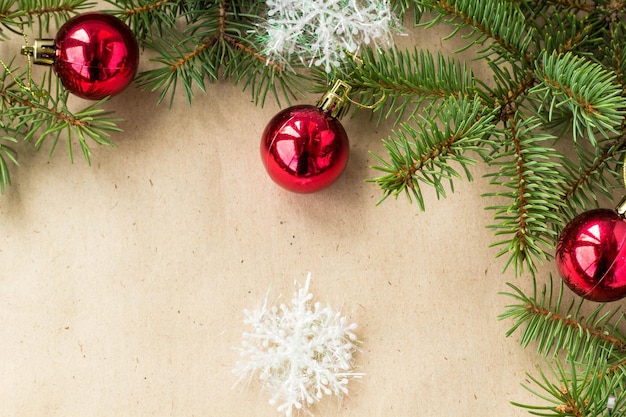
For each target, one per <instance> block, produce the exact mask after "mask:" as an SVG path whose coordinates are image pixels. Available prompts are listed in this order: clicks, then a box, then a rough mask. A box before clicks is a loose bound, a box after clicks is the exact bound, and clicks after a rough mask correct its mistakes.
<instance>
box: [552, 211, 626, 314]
mask: <svg viewBox="0 0 626 417" xmlns="http://www.w3.org/2000/svg"><path fill="white" fill-rule="evenodd" d="M556 263H557V267H558V270H559V274H560V275H561V277H562V278H563V281H564V282H565V284H566V285H567V286H568V287H569V288H570V289H571V290H572V291H574V292H575V293H576V294H578V295H579V296H581V297H583V298H585V299H587V300H590V301H597V302H609V301H615V300H619V299H620V298H623V297H624V296H626V221H624V218H623V216H621V215H620V214H618V213H617V212H615V211H613V210H608V209H596V210H590V211H587V212H585V213H582V214H580V215H578V216H577V217H575V218H574V219H573V220H572V221H571V222H569V223H568V224H567V226H566V227H565V229H563V232H562V233H561V236H560V237H559V241H558V244H557V249H556Z"/></svg>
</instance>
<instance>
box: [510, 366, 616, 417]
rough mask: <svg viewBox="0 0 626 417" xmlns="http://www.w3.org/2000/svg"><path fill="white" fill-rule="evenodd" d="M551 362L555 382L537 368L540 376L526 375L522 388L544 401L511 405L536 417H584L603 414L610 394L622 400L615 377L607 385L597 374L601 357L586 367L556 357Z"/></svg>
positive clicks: (599, 370) (599, 369) (600, 368)
mask: <svg viewBox="0 0 626 417" xmlns="http://www.w3.org/2000/svg"><path fill="white" fill-rule="evenodd" d="M553 363H554V369H552V370H551V372H550V373H551V374H552V378H553V379H554V380H556V381H555V382H552V381H550V378H549V377H548V375H547V374H546V372H545V371H543V370H542V369H540V368H538V372H539V376H538V377H535V376H532V375H530V374H527V379H528V384H525V385H524V388H526V389H527V390H528V391H529V392H531V393H532V394H534V395H535V396H537V397H539V398H541V399H543V400H544V401H546V402H547V404H546V405H543V406H536V405H528V404H521V403H517V402H513V405H516V406H518V407H522V408H525V409H527V410H528V411H529V412H530V413H531V414H535V415H539V416H555V417H564V416H574V417H586V416H600V415H603V414H604V412H605V410H606V405H607V401H608V398H609V396H610V395H614V394H616V395H617V396H618V397H619V401H620V402H621V401H623V397H624V395H623V392H622V390H620V389H619V386H618V384H617V383H616V381H615V380H613V381H611V382H610V383H608V384H607V383H606V381H605V380H604V379H602V378H598V377H597V375H598V373H599V372H601V371H602V369H603V367H604V363H605V362H604V360H603V359H602V358H600V359H599V360H598V361H597V362H596V363H593V364H589V366H585V367H581V366H579V365H578V364H577V363H575V362H574V361H572V360H567V361H566V363H565V364H563V363H562V361H561V360H559V359H558V358H555V360H554V362H553ZM566 367H567V369H566ZM531 384H533V385H534V386H536V388H533V386H532V385H531ZM623 415H624V414H623V412H621V411H619V410H616V412H615V413H614V414H612V416H614V417H617V416H623Z"/></svg>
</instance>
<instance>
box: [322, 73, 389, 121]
mask: <svg viewBox="0 0 626 417" xmlns="http://www.w3.org/2000/svg"><path fill="white" fill-rule="evenodd" d="M351 90H352V87H350V85H349V84H348V83H346V82H345V81H343V80H342V79H337V80H335V83H334V84H333V86H332V87H331V89H330V90H328V91H327V92H326V93H325V94H324V95H323V96H322V98H321V99H320V101H319V102H318V103H317V107H318V108H320V109H321V110H323V111H325V112H327V113H329V114H330V115H331V116H332V117H335V118H340V117H341V116H343V115H344V114H345V112H346V110H347V103H352V104H354V105H355V106H357V107H360V108H362V109H369V110H372V109H375V108H376V107H378V106H379V105H380V104H381V103H382V102H383V101H384V100H385V98H386V94H385V92H384V91H383V93H382V96H381V97H380V99H378V100H377V101H376V102H375V103H373V104H363V103H359V102H358V101H354V100H352V99H351V98H350V96H349V94H350V91H351Z"/></svg>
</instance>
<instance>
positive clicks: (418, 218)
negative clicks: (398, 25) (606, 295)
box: [0, 29, 540, 417]
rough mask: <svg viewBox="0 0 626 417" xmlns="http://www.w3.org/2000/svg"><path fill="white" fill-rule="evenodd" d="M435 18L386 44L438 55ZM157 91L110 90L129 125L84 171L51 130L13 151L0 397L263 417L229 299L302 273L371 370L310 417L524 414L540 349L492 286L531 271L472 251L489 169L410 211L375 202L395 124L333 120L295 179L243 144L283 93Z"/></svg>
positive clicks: (487, 251) (246, 301) (483, 247)
mask: <svg viewBox="0 0 626 417" xmlns="http://www.w3.org/2000/svg"><path fill="white" fill-rule="evenodd" d="M445 33H447V29H444V30H439V31H438V30H429V31H426V30H424V29H416V30H414V31H410V35H409V36H406V37H403V38H402V39H401V42H402V43H403V44H405V45H413V44H415V45H417V46H418V47H420V48H428V49H431V50H433V51H434V50H443V51H444V52H448V53H449V52H450V51H452V50H454V49H456V48H457V47H458V46H459V44H456V43H451V42H448V43H444V42H442V41H441V40H440V39H441V36H442V35H443V34H445ZM464 57H465V58H467V57H469V58H471V54H469V53H468V54H466V55H465V56H464ZM146 65H148V64H147V63H146V59H145V57H143V58H142V66H143V67H145V66H146ZM156 98H157V97H156V95H155V94H151V93H148V92H140V91H137V90H136V89H133V88H131V89H129V90H127V91H126V92H125V93H123V94H122V95H120V96H118V97H115V98H114V99H112V100H111V102H110V103H109V104H108V107H109V108H110V109H114V110H115V111H116V112H118V114H119V115H121V116H123V117H125V118H126V120H127V121H126V122H125V123H123V124H122V125H121V127H122V128H123V129H124V133H121V134H117V135H115V136H114V137H113V140H114V141H115V142H116V143H117V147H116V148H111V149H108V148H107V149H105V148H98V147H96V148H95V149H94V155H93V166H91V167H89V166H87V165H86V164H85V163H84V162H83V161H82V160H81V159H80V157H78V158H77V160H76V162H75V163H74V164H73V165H72V164H70V163H69V160H68V157H67V155H66V153H65V151H64V149H63V147H62V146H59V149H57V151H56V153H55V154H54V155H53V156H52V157H50V158H48V156H47V155H46V152H45V151H44V152H41V153H36V152H34V151H33V150H32V149H31V148H29V147H27V146H26V147H23V148H22V147H21V146H20V148H19V149H20V164H21V166H20V167H19V168H18V169H14V170H13V179H14V185H13V186H12V187H11V188H9V190H8V191H7V192H6V194H5V195H4V196H3V197H2V198H1V200H0V242H2V243H1V245H0V268H1V270H0V303H1V306H2V307H1V311H2V327H1V328H0V354H1V358H2V360H1V361H0V375H1V378H0V381H1V382H0V415H2V416H14V417H18V416H28V417H34V416H46V417H57V416H59V417H61V416H89V417H105V416H107V417H109V416H132V417H144V416H177V417H180V416H189V417H191V416H195V417H199V416H211V417H241V416H250V417H252V416H254V417H270V416H278V415H279V414H278V413H277V412H276V411H275V410H274V408H272V407H271V406H270V405H269V404H268V403H267V399H268V396H267V395H266V394H265V393H262V392H260V391H259V385H258V384H257V383H255V382H254V381H252V382H250V383H249V384H241V385H238V386H237V387H235V388H234V389H233V388H232V384H233V383H234V382H235V381H236V377H235V376H234V375H233V374H232V372H231V371H232V367H233V364H234V363H235V361H236V360H237V359H238V354H237V351H236V349H235V348H236V347H237V346H238V345H239V343H240V340H241V333H242V332H243V331H244V330H245V327H244V325H243V309H245V308H254V307H257V306H258V305H259V304H260V303H262V301H263V299H264V297H265V296H266V294H268V291H270V294H271V297H270V299H271V298H272V297H278V295H280V294H283V295H284V296H287V297H288V296H289V295H290V294H291V292H292V289H293V285H294V280H297V281H299V282H300V283H302V282H304V279H305V276H306V274H307V272H311V274H312V283H311V291H312V293H313V294H314V296H315V298H316V300H319V301H322V302H328V303H330V304H331V305H333V306H335V307H336V308H340V309H341V310H342V311H343V312H345V313H346V314H347V315H348V316H349V317H350V318H351V319H352V320H354V321H356V322H357V323H358V324H359V326H360V327H359V330H358V331H357V333H358V335H359V337H360V340H361V341H362V349H361V352H359V354H358V355H357V366H358V370H359V371H362V372H364V373H365V374H366V375H365V376H364V378H363V379H362V380H360V381H353V382H352V383H351V384H350V386H349V389H350V396H349V397H346V398H343V399H342V400H341V401H337V400H334V399H331V400H330V401H329V400H328V399H326V400H325V401H324V402H323V403H322V404H321V405H320V406H318V407H316V408H314V409H313V410H312V411H313V412H314V413H315V414H316V415H319V416H328V417H334V416H342V417H395V416H402V417H407V416H416V417H417V416H429V417H437V416H441V417H443V416H452V415H454V416H459V417H470V416H500V415H507V416H521V415H526V412H524V411H522V410H519V409H516V408H514V407H512V406H511V405H510V404H509V402H510V401H522V402H524V401H528V400H530V399H531V397H530V396H529V394H527V393H526V391H525V390H524V389H523V388H522V387H521V386H520V383H521V382H522V381H523V380H524V378H525V375H524V373H525V372H526V371H531V372H532V371H533V369H534V365H535V363H536V362H540V359H539V358H538V357H537V356H536V355H535V354H534V352H533V351H532V349H528V350H526V351H524V350H522V349H521V348H520V347H519V346H518V341H517V338H516V337H512V338H508V339H507V338H505V336H504V333H505V331H506V330H507V329H508V328H509V327H510V325H511V323H510V322H501V321H498V320H497V316H498V314H500V313H502V312H503V311H504V306H505V305H506V304H507V303H508V302H509V301H510V300H509V299H507V298H506V297H503V296H502V295H499V294H498V292H500V291H503V290H506V286H505V282H506V281H512V282H514V283H516V284H517V285H520V286H522V287H524V288H528V287H529V286H530V285H529V284H530V282H529V281H530V278H529V277H527V276H525V277H520V278H515V277H514V276H513V275H512V274H511V273H506V274H502V268H503V262H504V261H503V260H498V259H494V256H495V254H496V252H497V251H496V249H493V248H489V247H488V246H489V244H490V243H492V241H493V237H492V235H491V232H490V231H489V230H487V229H486V226H487V225H488V224H489V222H490V220H491V215H492V213H490V212H488V211H485V210H484V209H483V207H484V206H485V205H486V204H485V201H484V199H483V198H482V197H481V194H483V193H485V192H487V191H489V190H490V186H489V185H488V182H487V180H485V179H483V178H482V174H483V173H484V167H483V166H480V165H479V166H477V167H476V168H475V169H474V170H473V174H474V176H475V178H476V180H475V181H474V182H471V183H469V182H467V181H457V182H456V189H455V192H454V193H450V195H449V196H448V198H447V199H444V200H437V199H436V198H435V196H434V193H432V192H431V191H428V192H427V193H426V194H427V200H426V205H427V211H426V212H420V211H419V209H418V207H417V205H415V204H414V205H411V204H409V203H408V202H407V201H406V200H405V199H404V197H402V198H400V199H398V200H394V199H389V200H388V201H386V202H384V203H383V204H381V205H379V206H377V205H376V202H377V201H378V200H379V198H380V197H381V192H380V190H379V189H378V188H377V186H376V185H375V184H373V183H369V182H365V180H366V179H368V178H372V177H374V176H376V175H378V172H377V171H374V170H372V169H370V165H372V164H374V163H375V160H374V159H373V158H372V156H371V155H370V154H369V151H373V152H376V153H379V154H382V153H383V148H382V145H381V141H380V140H381V138H384V137H386V136H387V135H388V134H389V131H390V125H389V124H383V125H381V126H376V125H375V124H374V123H373V122H370V121H369V116H368V115H367V114H366V113H365V112H363V113H361V114H359V115H357V116H356V117H355V118H345V119H344V120H343V124H344V126H345V128H346V131H347V132H348V134H349V137H350V141H351V148H350V152H351V156H350V162H349V165H348V168H347V170H346V172H345V174H344V175H343V177H341V179H340V180H339V181H338V182H337V183H336V184H335V185H333V186H332V187H331V188H329V189H327V190H325V191H322V192H319V193H316V194H312V195H298V194H292V193H290V192H287V191H284V190H282V189H280V188H278V187H277V186H275V185H274V184H273V183H272V182H271V180H270V179H269V178H268V176H267V175H266V174H265V172H264V169H263V166H262V164H261V161H260V156H259V141H260V134H261V132H262V130H263V128H264V126H265V124H266V123H267V121H269V119H270V118H271V117H272V116H273V115H274V114H275V113H276V112H277V111H279V110H280V107H279V106H278V105H277V104H275V103H272V102H268V104H267V105H266V106H265V107H264V108H260V107H257V106H255V105H254V103H253V102H252V101H251V99H250V96H249V93H248V92H241V91H240V88H239V87H233V86H232V85H231V84H230V83H228V82H223V83H216V84H213V85H210V86H209V87H208V91H207V93H206V94H202V93H199V94H198V96H197V97H196V98H195V99H194V100H193V104H192V106H187V104H186V103H185V101H184V99H183V98H182V97H179V98H178V99H177V100H176V101H175V103H174V106H173V108H172V109H168V108H167V106H165V105H161V106H157V105H156V104H155V103H156ZM315 99H316V97H312V98H311V99H310V101H307V100H303V102H314V100H315ZM77 105H80V102H78V103H77ZM532 400H533V401H534V399H532Z"/></svg>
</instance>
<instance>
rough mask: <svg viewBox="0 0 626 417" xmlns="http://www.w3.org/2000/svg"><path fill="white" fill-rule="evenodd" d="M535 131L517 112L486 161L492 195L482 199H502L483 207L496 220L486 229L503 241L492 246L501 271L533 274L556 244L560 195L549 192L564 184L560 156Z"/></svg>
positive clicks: (530, 121) (537, 124)
mask: <svg viewBox="0 0 626 417" xmlns="http://www.w3.org/2000/svg"><path fill="white" fill-rule="evenodd" d="M540 126H541V123H540V121H539V120H538V119H537V118H534V117H524V116H523V115H521V114H520V113H519V112H518V113H516V114H515V115H514V117H512V118H511V119H510V120H509V121H508V122H507V126H506V127H507V128H506V129H505V130H504V132H503V135H502V136H500V137H499V139H498V142H499V143H498V147H499V151H498V152H497V154H496V155H495V156H494V157H493V159H491V160H490V161H489V164H490V165H491V166H493V167H494V168H496V167H497V168H498V170H497V171H496V172H493V173H490V174H487V175H486V176H487V177H488V178H490V182H491V184H492V185H495V186H496V190H497V191H493V192H489V193H485V194H484V195H485V196H489V197H505V199H504V201H505V203H503V204H500V205H496V206H488V207H487V209H489V210H493V211H494V220H495V224H493V225H491V226H489V227H490V228H491V229H492V230H493V231H494V234H495V235H496V236H498V237H503V238H504V240H500V241H497V242H496V243H494V244H493V246H501V250H500V252H499V253H498V255H497V256H506V257H507V258H508V259H507V261H506V265H505V268H506V267H507V266H508V265H510V264H513V267H514V269H515V271H516V272H518V273H519V272H521V271H523V270H524V269H528V270H530V271H534V270H535V268H536V265H537V263H539V262H541V261H543V260H544V259H546V257H548V250H549V249H550V248H552V245H553V243H554V241H555V240H556V231H555V228H554V226H553V225H555V224H556V225H558V224H560V222H561V218H560V217H559V213H558V210H559V209H560V207H561V206H562V204H563V202H562V197H563V196H562V194H561V193H554V192H550V191H549V190H551V189H555V188H558V187H560V186H562V185H563V183H564V182H565V181H564V179H563V176H562V175H561V173H560V171H559V170H558V169H557V164H556V163H555V161H558V160H559V159H560V157H561V155H560V154H559V153H557V152H556V150H555V149H553V148H551V147H550V146H547V145H546V143H549V142H551V141H553V140H554V139H555V138H554V137H553V136H551V135H548V134H545V133H541V131H540V130H539V129H540Z"/></svg>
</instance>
